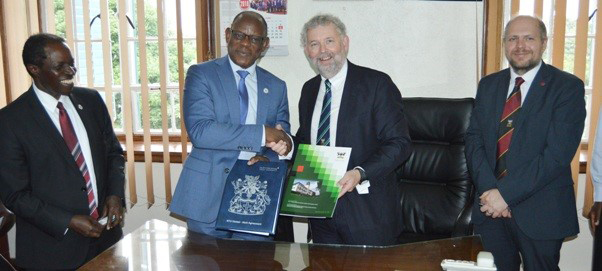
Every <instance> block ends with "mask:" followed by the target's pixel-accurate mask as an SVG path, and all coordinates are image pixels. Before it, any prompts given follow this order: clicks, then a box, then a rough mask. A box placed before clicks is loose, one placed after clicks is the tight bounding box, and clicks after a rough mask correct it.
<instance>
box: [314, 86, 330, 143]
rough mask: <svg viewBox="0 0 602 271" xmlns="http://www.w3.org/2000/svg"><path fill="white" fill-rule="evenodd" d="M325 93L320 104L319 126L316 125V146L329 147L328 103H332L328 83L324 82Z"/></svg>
mask: <svg viewBox="0 0 602 271" xmlns="http://www.w3.org/2000/svg"><path fill="white" fill-rule="evenodd" d="M324 85H326V92H325V93H324V101H323V102H322V113H320V124H318V140H317V141H316V142H317V144H318V145H324V146H330V103H331V102H332V92H331V91H330V81H328V79H327V80H326V81H325V82H324Z"/></svg>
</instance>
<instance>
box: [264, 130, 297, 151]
mask: <svg viewBox="0 0 602 271" xmlns="http://www.w3.org/2000/svg"><path fill="white" fill-rule="evenodd" d="M265 146H266V147H268V148H270V149H272V150H273V151H274V152H276V153H277V154H278V155H280V156H286V155H288V153H289V152H290V151H291V149H292V148H293V142H292V141H291V137H290V136H288V135H287V134H286V132H285V131H284V129H282V126H280V124H277V125H276V128H273V127H269V126H265Z"/></svg>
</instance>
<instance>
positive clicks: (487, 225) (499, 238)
mask: <svg viewBox="0 0 602 271" xmlns="http://www.w3.org/2000/svg"><path fill="white" fill-rule="evenodd" d="M475 234H479V235H481V240H482V241H483V248H484V250H485V251H489V252H491V253H492V254H493V257H494V260H495V265H496V267H497V270H498V271H519V270H520V264H521V258H522V262H523V267H524V270H525V271H545V270H560V268H559V267H558V262H559V261H560V248H561V247H562V241H563V239H555V240H535V239H532V238H530V237H529V236H527V235H525V234H524V233H523V232H522V231H521V230H520V228H519V227H518V225H517V224H516V221H515V220H514V219H512V218H495V219H493V218H487V219H486V220H485V221H484V222H483V223H481V224H478V225H475Z"/></svg>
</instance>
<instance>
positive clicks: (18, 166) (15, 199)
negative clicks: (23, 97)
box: [0, 115, 73, 240]
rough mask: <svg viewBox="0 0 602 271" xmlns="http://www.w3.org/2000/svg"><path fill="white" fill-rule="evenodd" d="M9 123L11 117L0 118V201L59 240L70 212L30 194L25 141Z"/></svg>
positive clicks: (66, 224) (63, 232)
mask: <svg viewBox="0 0 602 271" xmlns="http://www.w3.org/2000/svg"><path fill="white" fill-rule="evenodd" d="M12 119H17V118H12ZM10 123H11V120H9V117H7V116H6V115H4V117H3V118H0V165H1V167H2V168H1V169H0V187H2V189H0V195H1V196H2V201H3V202H4V204H5V205H6V207H7V208H9V209H10V210H11V211H13V212H14V213H15V214H16V215H17V217H18V218H22V219H25V220H27V221H28V222H29V223H32V224H34V225H35V226H36V227H38V228H39V229H41V230H43V231H45V232H46V233H48V234H50V235H52V236H54V237H55V238H57V239H59V240H60V239H61V238H63V236H64V234H65V230H66V229H67V226H68V225H69V221H70V220H71V217H72V216H73V214H72V213H70V212H67V211H65V210H63V209H61V208H59V207H57V206H53V205H50V204H48V203H46V202H44V201H42V200H40V199H39V198H38V197H36V196H34V195H33V194H32V192H31V183H30V182H31V181H30V173H29V165H28V159H27V157H26V155H25V150H24V148H23V145H22V144H24V142H22V140H21V139H22V138H21V137H19V136H18V135H17V134H15V131H14V130H13V129H12V128H11V125H10Z"/></svg>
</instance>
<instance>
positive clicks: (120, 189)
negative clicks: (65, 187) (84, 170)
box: [97, 93, 125, 199]
mask: <svg viewBox="0 0 602 271" xmlns="http://www.w3.org/2000/svg"><path fill="white" fill-rule="evenodd" d="M97 96H98V100H99V102H100V105H99V106H100V107H101V111H102V122H101V126H102V127H100V130H101V131H102V136H103V140H104V141H105V145H106V147H107V157H106V159H107V180H106V182H107V196H117V197H119V198H121V199H124V198H125V175H124V164H125V159H124V157H123V149H122V148H121V144H120V143H119V140H117V137H116V136H115V132H114V130H113V125H112V122H111V116H110V115H109V112H108V110H107V107H106V105H105V103H104V102H103V100H102V98H101V97H100V94H98V93H97Z"/></svg>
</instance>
